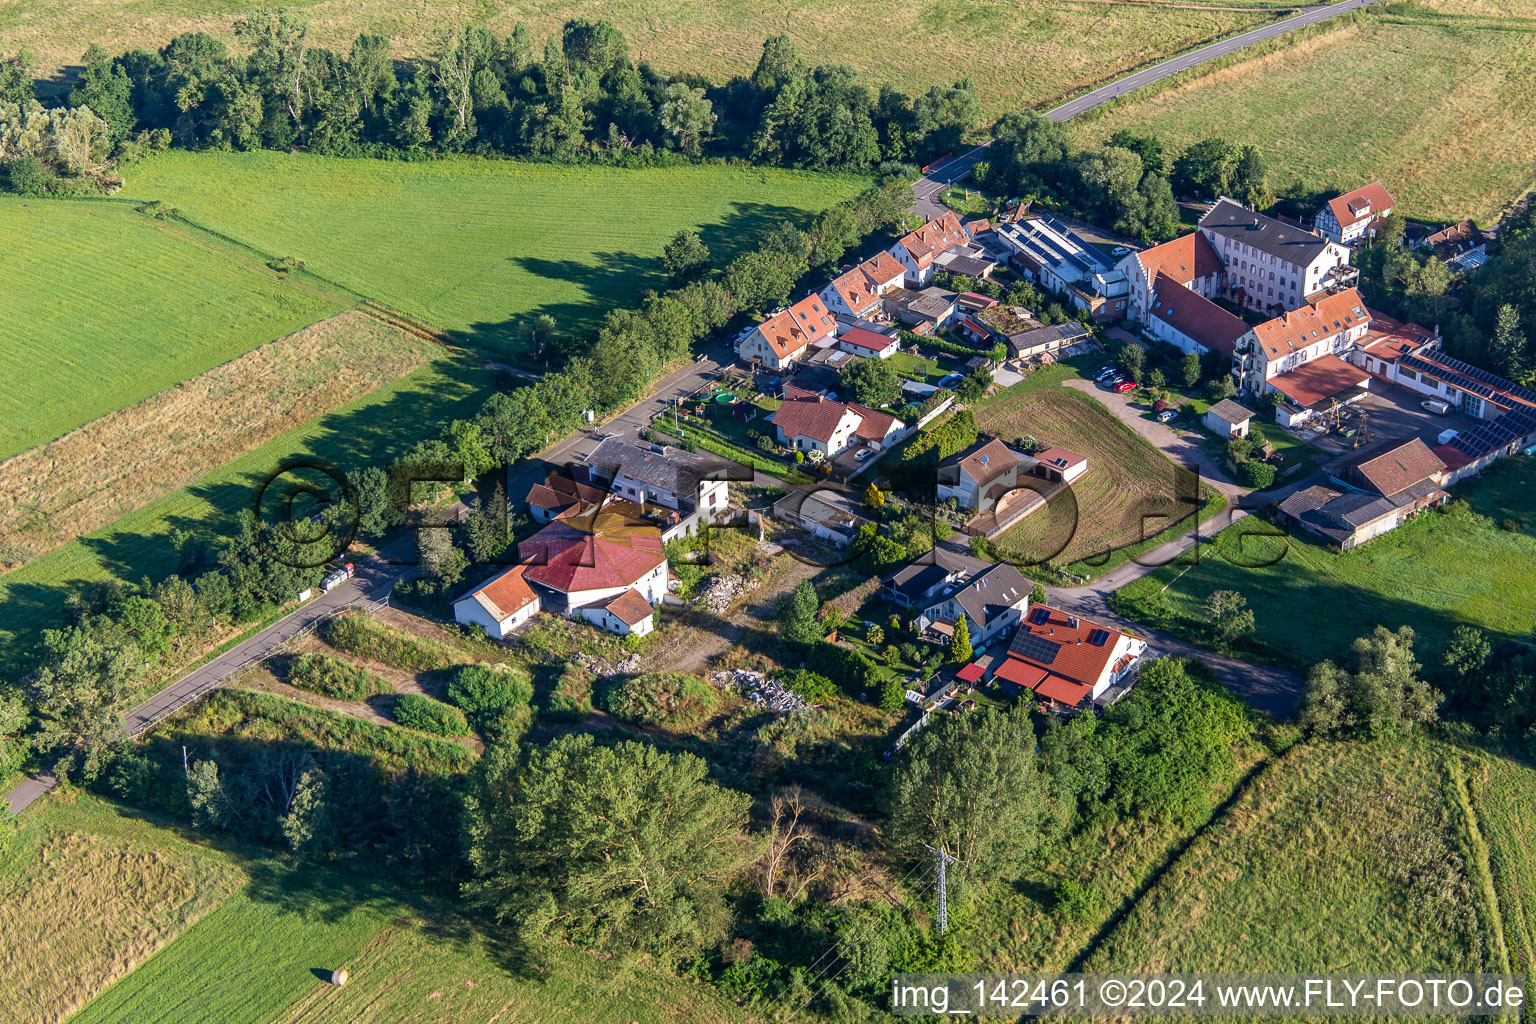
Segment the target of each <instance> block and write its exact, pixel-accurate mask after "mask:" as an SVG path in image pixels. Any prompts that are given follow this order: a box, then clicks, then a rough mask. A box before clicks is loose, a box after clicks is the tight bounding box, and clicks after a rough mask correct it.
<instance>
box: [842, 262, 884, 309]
mask: <svg viewBox="0 0 1536 1024" xmlns="http://www.w3.org/2000/svg"><path fill="white" fill-rule="evenodd" d="M832 290H833V291H834V292H836V293H837V294H838V297H839V298H841V299H842V300H843V302H844V303H846V304H847V306H848V308H849V309H851V310H853V312H854V315H855V316H857V315H859V314H861V313H863V312H865V311H866V310H868V309H870V308H872V307H874V306H876V305H878V304H879V302H880V296H879V295H877V294H876V293H875V282H874V280H873V279H872V278H871V277H870V276H869V275H868V274H866V273H864V270H863V269H862V268H860V267H854V268H853V269H852V270H850V271H848V273H846V274H841V275H839V276H838V277H834V278H833V279H832Z"/></svg>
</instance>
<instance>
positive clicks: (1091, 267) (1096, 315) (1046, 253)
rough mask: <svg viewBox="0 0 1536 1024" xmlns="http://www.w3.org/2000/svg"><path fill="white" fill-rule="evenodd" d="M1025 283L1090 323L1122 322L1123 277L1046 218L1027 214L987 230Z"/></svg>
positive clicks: (1086, 245) (1126, 288)
mask: <svg viewBox="0 0 1536 1024" xmlns="http://www.w3.org/2000/svg"><path fill="white" fill-rule="evenodd" d="M993 231H994V234H996V236H997V238H998V239H999V240H1000V241H1001V242H1002V243H1003V244H1004V245H1005V246H1007V247H1008V249H1009V250H1010V251H1011V255H1010V257H1009V260H1010V262H1012V263H1013V265H1014V267H1015V268H1017V269H1018V270H1019V272H1020V273H1022V274H1023V275H1024V276H1025V277H1027V278H1029V279H1030V280H1032V281H1034V282H1035V283H1037V284H1039V285H1041V286H1042V287H1044V288H1046V289H1048V290H1049V291H1052V292H1056V293H1058V294H1061V295H1063V296H1065V297H1066V298H1067V299H1068V300H1069V301H1070V302H1071V303H1072V304H1073V305H1074V306H1076V307H1077V308H1078V309H1082V310H1086V311H1087V312H1088V313H1089V315H1091V316H1092V317H1093V319H1094V320H1096V321H1100V322H1104V321H1113V320H1123V319H1124V318H1125V314H1126V309H1127V303H1128V299H1129V296H1130V284H1129V282H1128V281H1127V279H1126V275H1125V271H1123V270H1122V269H1120V268H1119V267H1117V266H1115V263H1114V261H1113V260H1111V259H1110V258H1109V257H1108V256H1106V255H1104V253H1102V252H1100V251H1099V249H1098V248H1097V247H1096V246H1094V245H1093V244H1092V243H1090V242H1088V241H1086V240H1085V239H1083V238H1082V237H1081V236H1079V235H1078V234H1077V233H1076V232H1075V231H1073V230H1072V229H1071V228H1069V227H1067V225H1065V224H1064V223H1062V222H1061V221H1059V220H1057V219H1056V218H1055V217H1052V216H1049V215H1048V214H1030V215H1027V216H1024V217H1020V218H1019V219H1017V220H1015V221H1014V222H1013V223H1011V224H1007V225H1003V226H998V227H995V228H994V229H993Z"/></svg>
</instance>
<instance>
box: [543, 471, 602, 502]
mask: <svg viewBox="0 0 1536 1024" xmlns="http://www.w3.org/2000/svg"><path fill="white" fill-rule="evenodd" d="M607 496H608V492H607V491H605V490H603V489H602V488H601V487H592V486H590V485H588V484H583V483H578V482H577V481H575V480H573V479H571V478H570V477H568V476H566V475H565V474H563V473H551V474H549V476H548V477H547V478H546V479H545V482H544V483H542V484H534V485H533V486H532V487H530V488H528V497H527V499H526V500H527V502H528V504H529V505H532V506H533V507H534V508H542V509H548V510H551V511H555V510H562V509H568V508H570V507H572V506H573V505H583V504H584V505H587V506H589V507H590V506H592V505H600V504H602V502H603V499H604V498H606V497H607Z"/></svg>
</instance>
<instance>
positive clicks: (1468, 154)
mask: <svg viewBox="0 0 1536 1024" xmlns="http://www.w3.org/2000/svg"><path fill="white" fill-rule="evenodd" d="M1399 10H1402V11H1403V13H1397V12H1398V11H1399ZM1359 17H1360V20H1359V21H1357V22H1355V23H1353V24H1349V25H1345V26H1343V27H1340V28H1337V29H1335V30H1333V31H1329V32H1326V33H1323V34H1320V35H1317V36H1314V37H1311V38H1308V39H1305V40H1303V41H1301V42H1298V43H1295V44H1293V45H1291V46H1288V47H1284V48H1282V49H1280V50H1277V51H1275V52H1272V53H1268V54H1265V55H1262V56H1259V57H1256V58H1253V59H1251V60H1246V61H1242V62H1239V63H1237V64H1235V65H1232V66H1229V67H1225V68H1222V69H1220V70H1217V71H1214V72H1211V73H1209V74H1206V75H1203V76H1199V77H1196V78H1193V79H1191V80H1190V81H1187V82H1185V83H1183V84H1180V85H1178V86H1174V87H1172V88H1169V89H1167V90H1165V91H1163V92H1159V93H1155V94H1153V95H1150V96H1147V97H1146V98H1144V99H1136V98H1135V97H1132V98H1131V99H1129V100H1126V101H1123V102H1122V103H1121V105H1119V106H1118V107H1116V108H1114V109H1112V110H1109V111H1107V112H1106V113H1105V114H1104V115H1103V116H1100V117H1095V118H1089V119H1086V120H1083V121H1081V122H1078V123H1077V126H1076V127H1075V129H1074V131H1075V134H1076V136H1077V138H1078V140H1079V141H1080V142H1082V143H1091V142H1099V141H1102V140H1103V139H1106V138H1108V136H1109V135H1110V134H1112V133H1113V132H1114V131H1116V130H1118V129H1121V128H1128V129H1131V130H1134V131H1147V132H1152V133H1155V134H1157V135H1159V136H1161V137H1162V138H1163V140H1164V142H1165V143H1167V144H1169V145H1170V146H1173V147H1183V146H1186V145H1188V144H1190V143H1192V142H1195V141H1198V140H1200V139H1202V138H1207V137H1210V136H1222V137H1224V138H1227V139H1230V140H1232V141H1236V142H1249V143H1253V144H1254V145H1257V146H1258V147H1259V148H1260V150H1262V151H1263V153H1264V154H1265V156H1266V157H1267V158H1268V160H1269V165H1270V169H1271V173H1272V175H1273V181H1274V182H1275V184H1276V185H1277V186H1281V187H1285V186H1299V187H1302V188H1309V189H1336V190H1346V189H1350V188H1354V187H1356V186H1358V185H1360V184H1361V183H1363V182H1368V181H1372V180H1375V179H1377V178H1380V179H1381V180H1382V181H1384V182H1385V183H1386V184H1387V186H1388V188H1389V189H1391V191H1392V193H1393V195H1394V196H1396V198H1397V200H1398V203H1399V206H1398V208H1399V209H1400V210H1401V211H1402V212H1404V213H1406V214H1407V215H1409V216H1411V217H1420V218H1428V219H1439V220H1459V219H1461V218H1463V217H1467V216H1471V217H1475V218H1477V219H1479V220H1480V221H1483V222H1488V221H1490V220H1492V219H1493V218H1494V217H1495V216H1497V214H1498V213H1499V211H1501V210H1502V209H1504V208H1505V207H1506V206H1508V205H1509V204H1510V203H1512V202H1513V201H1514V200H1515V199H1516V198H1517V197H1518V196H1520V195H1521V194H1522V193H1523V192H1524V191H1526V189H1528V188H1530V187H1531V186H1532V185H1533V184H1536V168H1533V166H1532V163H1531V160H1530V154H1531V153H1532V152H1533V151H1536V122H1533V121H1532V120H1531V119H1530V118H1529V117H1527V116H1525V113H1526V112H1528V111H1529V110H1530V109H1531V107H1532V104H1533V103H1536V4H1532V3H1530V2H1529V0H1518V2H1516V3H1514V4H1510V5H1498V6H1497V7H1492V6H1489V5H1485V4H1479V3H1477V2H1476V0H1419V2H1413V3H1410V4H1394V5H1391V7H1390V8H1387V9H1368V10H1367V11H1366V12H1365V13H1363V14H1362V15H1360V16H1359ZM1344 97H1348V100H1347V101H1345V100H1344V99H1343V98H1344Z"/></svg>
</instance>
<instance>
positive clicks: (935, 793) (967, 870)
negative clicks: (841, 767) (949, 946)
mask: <svg viewBox="0 0 1536 1024" xmlns="http://www.w3.org/2000/svg"><path fill="white" fill-rule="evenodd" d="M1039 782H1040V779H1039V772H1038V770H1037V768H1036V765H1035V731H1034V729H1033V728H1031V726H1030V724H1029V718H1028V715H1027V714H1026V713H1025V712H1024V711H1022V710H1020V709H1014V710H1012V711H1009V712H1002V711H997V710H993V709H990V708H989V709H985V710H979V711H976V712H973V713H970V714H965V715H943V716H939V717H938V718H937V719H936V720H935V721H934V722H933V723H931V724H930V725H929V726H928V727H927V728H926V729H924V730H923V731H922V732H920V733H918V734H917V738H916V739H915V740H913V741H912V743H911V744H909V745H908V746H907V748H906V750H904V751H903V752H902V756H901V760H900V761H899V762H897V766H896V771H895V774H894V775H893V777H892V779H891V820H890V829H889V834H890V837H891V840H892V842H893V844H894V845H895V848H896V850H897V851H898V852H900V853H901V854H903V855H905V856H908V857H913V858H916V857H922V856H926V855H927V850H926V848H928V847H932V848H933V849H937V850H943V851H944V852H945V853H947V854H949V855H950V856H951V857H955V858H958V860H959V861H960V863H959V864H958V865H957V866H955V867H954V868H953V869H952V870H953V871H954V872H955V873H956V874H957V875H958V876H959V877H960V878H964V879H978V880H979V879H985V878H989V877H995V876H997V875H998V874H999V873H1001V872H1003V871H1005V870H1006V868H1007V867H1009V866H1010V865H1014V864H1015V858H1016V857H1017V856H1018V855H1019V854H1020V853H1023V852H1025V851H1027V850H1028V849H1029V848H1030V847H1031V846H1032V845H1033V844H1034V842H1035V839H1036V828H1037V824H1038V821H1039V817H1040V811H1041V797H1040V792H1041V787H1040V785H1039Z"/></svg>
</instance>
